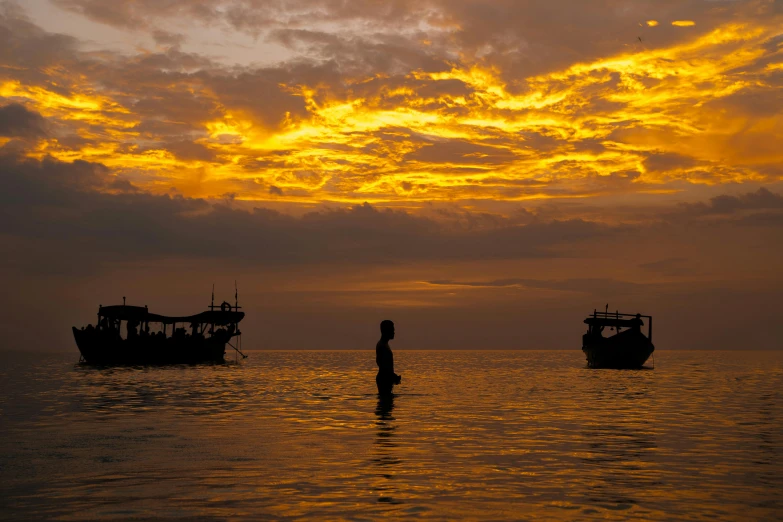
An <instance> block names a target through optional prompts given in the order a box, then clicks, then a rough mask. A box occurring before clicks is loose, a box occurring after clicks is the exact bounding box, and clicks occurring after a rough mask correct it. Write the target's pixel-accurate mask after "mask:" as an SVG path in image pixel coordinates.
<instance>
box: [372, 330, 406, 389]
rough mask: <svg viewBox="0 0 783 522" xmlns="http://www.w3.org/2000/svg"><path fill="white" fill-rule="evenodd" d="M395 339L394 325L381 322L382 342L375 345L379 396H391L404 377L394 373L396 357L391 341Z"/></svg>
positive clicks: (376, 379) (376, 380)
mask: <svg viewBox="0 0 783 522" xmlns="http://www.w3.org/2000/svg"><path fill="white" fill-rule="evenodd" d="M392 339H394V323H393V322H391V321H389V320H388V319H387V320H385V321H381V340H380V341H378V344H376V345H375V362H376V363H377V364H378V375H376V376H375V383H376V384H377V385H378V394H379V395H390V394H391V392H392V388H393V387H394V385H395V384H400V381H401V380H402V377H401V376H399V375H397V374H396V373H394V355H393V354H392V351H391V348H389V341H391V340H392Z"/></svg>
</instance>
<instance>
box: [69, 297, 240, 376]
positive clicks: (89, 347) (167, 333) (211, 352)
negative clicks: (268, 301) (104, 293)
mask: <svg viewBox="0 0 783 522" xmlns="http://www.w3.org/2000/svg"><path fill="white" fill-rule="evenodd" d="M240 308H241V307H240V306H239V303H238V302H236V303H235V304H234V305H231V304H230V303H227V302H225V301H224V302H223V303H222V304H221V305H220V306H216V305H215V298H214V293H213V295H212V304H211V305H210V306H209V310H207V311H205V312H201V313H199V314H196V315H188V316H176V317H174V316H166V315H158V314H153V313H150V311H149V310H148V308H147V307H146V306H130V305H126V304H125V298H124V297H123V298H122V304H121V305H113V306H99V307H98V323H97V325H96V326H93V325H88V326H87V327H83V328H81V329H79V328H76V327H73V337H74V339H76V346H78V347H79V351H80V352H81V355H82V357H81V358H82V360H83V361H84V362H87V363H90V364H110V365H114V364H127V365H146V364H195V363H205V362H223V360H224V356H225V353H226V345H228V346H230V347H231V348H233V349H234V350H236V352H237V354H238V355H242V357H243V358H245V357H246V355H245V354H243V353H242V350H241V346H242V332H240V331H239V322H240V321H241V320H242V319H243V318H244V317H245V313H244V312H240V311H239V309H240ZM123 334H124V337H123ZM232 339H236V340H235V341H234V342H233V343H232Z"/></svg>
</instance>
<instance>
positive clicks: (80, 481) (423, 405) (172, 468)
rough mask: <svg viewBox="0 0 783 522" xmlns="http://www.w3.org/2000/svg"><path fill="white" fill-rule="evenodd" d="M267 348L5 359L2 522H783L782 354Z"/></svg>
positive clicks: (0, 408)
mask: <svg viewBox="0 0 783 522" xmlns="http://www.w3.org/2000/svg"><path fill="white" fill-rule="evenodd" d="M656 355H657V361H656V368H655V370H642V371H613V370H589V369H586V368H585V367H584V359H583V355H582V353H581V352H580V351H579V350H572V351H558V352H551V351H550V352H540V351H539V352H531V351H520V352H510V351H505V352H487V351H474V352H456V351H455V352H442V351H441V352H424V351H419V352H410V351H404V350H396V351H395V360H396V363H397V364H396V366H397V369H398V372H399V373H401V374H402V375H403V386H401V387H399V392H400V393H399V395H397V396H396V397H395V398H394V399H393V401H391V402H389V403H385V402H379V401H378V398H377V396H375V395H374V386H375V381H374V371H375V370H374V356H375V354H374V352H373V351H371V350H368V351H366V352H326V353H323V352H321V353H318V352H255V353H251V356H250V358H249V359H248V360H246V361H245V362H244V363H241V364H239V365H236V364H233V363H231V364H226V365H219V366H196V367H168V368H113V369H96V368H90V367H86V366H79V365H76V364H74V362H75V359H76V358H77V357H76V356H75V355H74V354H68V355H38V356H31V355H25V354H20V353H4V354H0V363H1V364H0V382H2V396H0V433H1V435H2V436H1V437H0V517H1V518H3V519H13V520H23V519H34V520H39V519H61V520H78V519H95V518H103V519H131V518H133V519H138V518H172V519H176V518H194V517H197V518H202V519H224V518H225V519H241V518H247V519H259V518H267V519H268V518H318V517H322V518H329V519H335V518H347V519H355V520H374V519H378V518H387V517H388V518H391V517H393V518H398V517H401V516H406V517H412V518H422V519H482V520H487V519H502V520H508V519H523V520H579V519H581V520H592V519H601V520H607V519H608V520H627V519H648V520H671V519H681V520H685V519H694V520H715V519H726V520H774V519H780V518H781V517H783V500H782V499H783V420H781V419H783V353H780V352H778V353H776V352H739V351H737V352H704V351H702V352H696V351H694V352H664V351H661V352H659V353H658V354H656Z"/></svg>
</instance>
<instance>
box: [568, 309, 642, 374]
mask: <svg viewBox="0 0 783 522" xmlns="http://www.w3.org/2000/svg"><path fill="white" fill-rule="evenodd" d="M642 318H644V319H646V320H647V336H646V337H645V335H644V334H643V333H642V326H644V321H643V320H642ZM585 324H587V333H585V334H584V335H583V336H582V351H583V352H585V355H586V356H587V366H589V367H590V368H616V369H632V368H641V367H642V366H643V365H644V363H645V362H647V359H648V358H649V357H650V355H652V353H653V351H654V350H655V347H654V346H653V343H652V316H650V315H641V314H621V313H620V312H609V306H608V305H607V307H606V310H605V311H604V312H599V311H597V310H593V315H591V316H589V317H588V318H587V319H585ZM606 327H609V330H610V331H612V330H613V331H614V332H615V333H614V335H611V336H609V337H604V336H603V332H604V330H605V328H606Z"/></svg>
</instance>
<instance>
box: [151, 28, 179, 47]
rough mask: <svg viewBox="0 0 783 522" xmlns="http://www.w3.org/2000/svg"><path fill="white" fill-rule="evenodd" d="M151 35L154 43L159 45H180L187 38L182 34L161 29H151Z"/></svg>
mask: <svg viewBox="0 0 783 522" xmlns="http://www.w3.org/2000/svg"><path fill="white" fill-rule="evenodd" d="M152 37H153V38H154V39H155V43H157V44H159V45H180V44H182V42H184V41H185V40H186V39H187V37H186V36H185V35H183V34H179V33H170V32H168V31H164V30H162V29H156V30H154V31H152Z"/></svg>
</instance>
